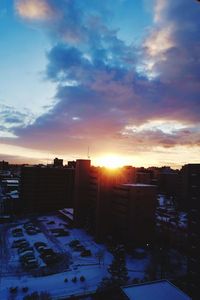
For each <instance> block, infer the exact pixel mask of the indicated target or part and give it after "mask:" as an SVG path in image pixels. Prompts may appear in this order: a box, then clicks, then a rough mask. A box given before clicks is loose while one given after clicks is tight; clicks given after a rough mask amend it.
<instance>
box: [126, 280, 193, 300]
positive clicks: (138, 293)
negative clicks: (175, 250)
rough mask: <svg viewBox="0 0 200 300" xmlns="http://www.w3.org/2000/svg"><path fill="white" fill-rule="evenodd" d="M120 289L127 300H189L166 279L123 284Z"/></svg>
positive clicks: (189, 299)
mask: <svg viewBox="0 0 200 300" xmlns="http://www.w3.org/2000/svg"><path fill="white" fill-rule="evenodd" d="M122 291H123V292H124V294H125V295H126V296H127V299H129V300H147V299H148V300H169V299H171V300H191V298H190V297H189V296H187V295H186V294H185V293H183V292H182V291H181V290H179V289H178V288H177V287H176V286H175V285H173V284H172V283H170V282H169V281H167V280H160V281H154V282H147V283H143V284H136V285H130V286H125V287H122Z"/></svg>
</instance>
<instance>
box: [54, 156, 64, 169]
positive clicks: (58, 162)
mask: <svg viewBox="0 0 200 300" xmlns="http://www.w3.org/2000/svg"><path fill="white" fill-rule="evenodd" d="M53 166H54V167H61V168H62V167H63V159H60V158H57V157H56V158H54V160H53Z"/></svg>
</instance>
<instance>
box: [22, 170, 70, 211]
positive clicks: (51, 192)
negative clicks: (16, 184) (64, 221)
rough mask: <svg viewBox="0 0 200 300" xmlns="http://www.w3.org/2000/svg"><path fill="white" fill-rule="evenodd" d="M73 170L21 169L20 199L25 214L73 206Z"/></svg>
mask: <svg viewBox="0 0 200 300" xmlns="http://www.w3.org/2000/svg"><path fill="white" fill-rule="evenodd" d="M73 188H74V169H72V168H50V167H42V166H41V167H38V166H36V167H23V168H22V170H21V184H20V199H21V201H22V207H23V209H24V211H25V212H29V213H41V212H47V211H55V210H58V209H62V208H65V207H72V205H73Z"/></svg>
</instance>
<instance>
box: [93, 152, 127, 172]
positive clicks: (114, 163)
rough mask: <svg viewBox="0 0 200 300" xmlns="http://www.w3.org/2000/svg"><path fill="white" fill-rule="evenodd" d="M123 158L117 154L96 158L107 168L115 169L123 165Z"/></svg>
mask: <svg viewBox="0 0 200 300" xmlns="http://www.w3.org/2000/svg"><path fill="white" fill-rule="evenodd" d="M125 163H126V162H125V159H124V158H123V157H121V156H117V155H107V156H103V157H100V158H99V159H98V164H99V165H100V166H102V167H106V168H109V169H117V168H120V167H122V166H124V165H125Z"/></svg>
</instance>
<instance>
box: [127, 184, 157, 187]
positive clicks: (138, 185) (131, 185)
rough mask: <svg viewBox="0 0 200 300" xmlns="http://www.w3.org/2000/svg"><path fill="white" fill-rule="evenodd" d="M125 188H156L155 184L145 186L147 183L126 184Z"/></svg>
mask: <svg viewBox="0 0 200 300" xmlns="http://www.w3.org/2000/svg"><path fill="white" fill-rule="evenodd" d="M122 185H123V186H130V187H149V186H155V185H153V184H145V183H124V184H122Z"/></svg>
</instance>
